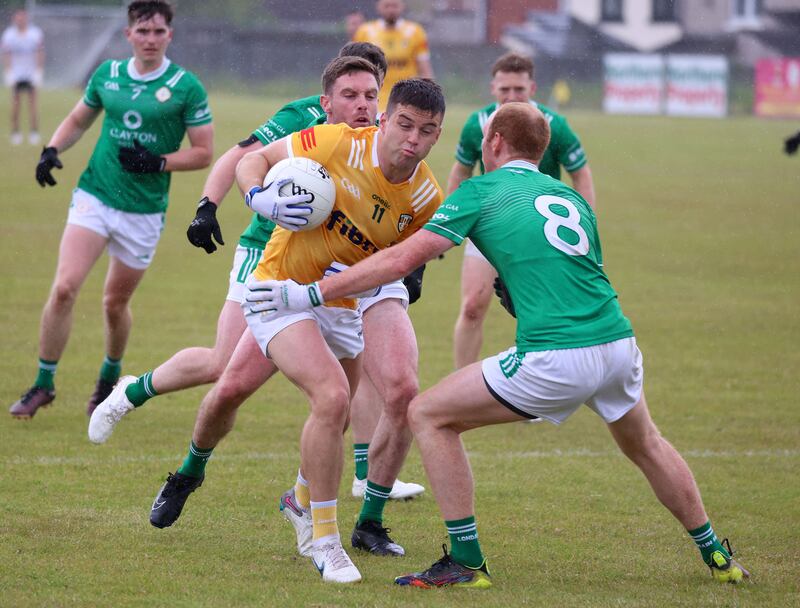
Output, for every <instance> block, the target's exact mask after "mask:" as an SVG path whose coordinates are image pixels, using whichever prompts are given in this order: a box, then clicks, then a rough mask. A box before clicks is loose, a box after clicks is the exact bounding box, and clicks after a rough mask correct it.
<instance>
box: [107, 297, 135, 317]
mask: <svg viewBox="0 0 800 608" xmlns="http://www.w3.org/2000/svg"><path fill="white" fill-rule="evenodd" d="M129 301H130V298H129V297H128V296H122V295H120V294H115V293H107V294H104V295H103V310H104V311H105V313H106V316H108V317H111V318H117V317H120V316H122V315H124V314H125V312H126V311H127V309H128V302H129Z"/></svg>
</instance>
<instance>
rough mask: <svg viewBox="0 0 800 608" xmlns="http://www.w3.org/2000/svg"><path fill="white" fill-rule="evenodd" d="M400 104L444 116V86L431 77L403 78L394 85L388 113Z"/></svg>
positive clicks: (387, 108)
mask: <svg viewBox="0 0 800 608" xmlns="http://www.w3.org/2000/svg"><path fill="white" fill-rule="evenodd" d="M398 104H401V105H404V106H411V107H412V108H417V109H418V110H422V111H423V112H428V113H430V115H431V116H436V115H437V114H441V115H442V116H444V110H445V102H444V93H443V92H442V87H440V86H439V85H438V84H436V83H435V82H434V81H433V80H431V79H430V78H409V79H407V80H401V81H399V82H397V83H396V84H395V85H394V86H393V87H392V92H391V93H390V94H389V103H388V104H387V106H386V113H387V114H391V113H392V112H394V108H395V106H397V105H398Z"/></svg>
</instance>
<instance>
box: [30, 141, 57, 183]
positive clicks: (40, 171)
mask: <svg viewBox="0 0 800 608" xmlns="http://www.w3.org/2000/svg"><path fill="white" fill-rule="evenodd" d="M53 167H55V168H56V169H63V168H64V165H62V164H61V161H60V160H58V150H56V149H55V148H53V147H52V146H51V147H49V148H42V155H41V156H40V157H39V164H37V165H36V181H37V182H39V185H40V186H41V187H42V188H44V185H45V184H48V185H50V186H55V185H56V180H55V179H53V175H52V174H51V173H50V171H51V170H52V169H53Z"/></svg>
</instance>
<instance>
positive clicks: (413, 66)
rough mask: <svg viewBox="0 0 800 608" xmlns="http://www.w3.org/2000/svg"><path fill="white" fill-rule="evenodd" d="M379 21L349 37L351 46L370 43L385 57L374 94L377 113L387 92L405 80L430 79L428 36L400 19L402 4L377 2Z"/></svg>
mask: <svg viewBox="0 0 800 608" xmlns="http://www.w3.org/2000/svg"><path fill="white" fill-rule="evenodd" d="M376 9H377V11H378V15H379V16H380V19H376V20H375V21H367V22H366V23H364V24H363V25H362V26H361V27H359V28H358V30H357V31H356V33H355V34H354V35H353V41H354V42H371V43H372V44H374V45H377V46H379V47H380V48H381V50H382V51H383V52H384V54H385V55H386V60H387V61H388V62H389V71H388V72H386V78H385V79H384V81H383V86H382V87H381V90H380V93H378V110H380V111H381V112H383V111H385V110H386V103H387V102H388V101H389V92H390V91H391V90H392V87H393V86H394V85H395V83H396V82H399V81H400V80H404V79H406V78H416V77H420V78H433V68H431V56H430V52H429V51H428V36H427V35H426V34H425V30H424V29H423V28H422V26H421V25H420V24H419V23H415V22H413V21H406V20H405V19H403V12H404V11H405V10H406V6H405V2H403V0H378V2H377V3H376Z"/></svg>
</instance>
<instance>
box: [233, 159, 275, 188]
mask: <svg viewBox="0 0 800 608" xmlns="http://www.w3.org/2000/svg"><path fill="white" fill-rule="evenodd" d="M267 171H269V163H268V162H267V159H266V158H265V157H264V155H263V154H259V153H258V152H251V153H250V154H245V155H244V157H243V158H242V160H240V161H239V164H238V165H236V184H237V185H238V186H239V191H240V192H242V194H244V193H245V192H249V191H250V189H251V188H253V187H255V186H261V185H262V184H263V182H264V176H266V174H267Z"/></svg>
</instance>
